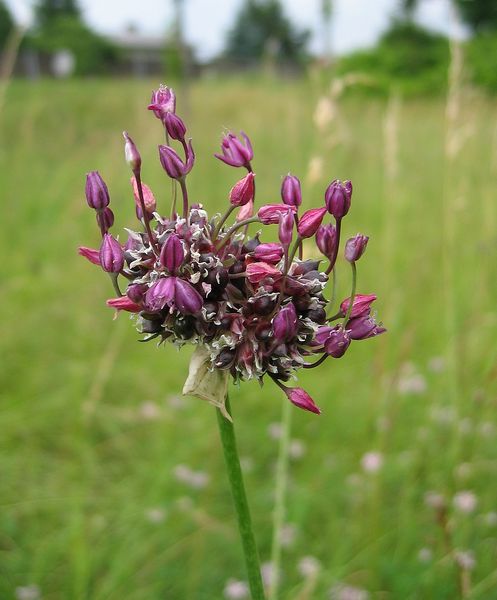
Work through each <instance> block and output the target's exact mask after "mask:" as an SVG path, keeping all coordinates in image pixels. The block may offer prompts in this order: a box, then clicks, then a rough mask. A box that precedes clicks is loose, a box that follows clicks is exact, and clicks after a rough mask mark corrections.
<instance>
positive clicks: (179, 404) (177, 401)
mask: <svg viewBox="0 0 497 600" xmlns="http://www.w3.org/2000/svg"><path fill="white" fill-rule="evenodd" d="M166 402H167V405H168V406H169V408H172V409H173V410H184V409H185V408H186V407H187V406H188V404H189V399H188V398H185V397H183V398H180V397H179V396H176V395H172V396H168V397H167V399H166Z"/></svg>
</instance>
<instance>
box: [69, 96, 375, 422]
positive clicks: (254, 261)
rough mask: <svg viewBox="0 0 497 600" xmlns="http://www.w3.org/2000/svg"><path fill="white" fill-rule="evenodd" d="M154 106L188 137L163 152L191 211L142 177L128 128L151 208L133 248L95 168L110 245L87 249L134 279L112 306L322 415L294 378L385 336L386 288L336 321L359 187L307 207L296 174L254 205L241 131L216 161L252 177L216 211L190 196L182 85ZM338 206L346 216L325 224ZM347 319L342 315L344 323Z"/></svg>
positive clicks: (190, 157) (168, 126) (142, 194)
mask: <svg viewBox="0 0 497 600" xmlns="http://www.w3.org/2000/svg"><path fill="white" fill-rule="evenodd" d="M149 109H150V110H152V111H153V112H154V114H155V115H156V116H157V117H158V118H159V119H160V121H161V123H162V125H163V127H164V130H165V132H166V133H167V138H169V139H170V140H173V141H176V142H179V143H178V144H177V148H176V149H175V148H173V147H172V146H169V145H167V146H166V145H162V146H159V158H160V163H161V164H162V167H163V168H164V170H165V172H166V173H167V175H168V176H169V177H170V178H172V179H174V180H177V181H178V182H179V184H180V185H177V186H176V192H177V194H178V195H179V194H181V198H182V201H183V202H182V206H183V211H182V213H181V215H180V214H179V212H178V211H177V209H176V204H175V203H174V204H173V207H172V210H171V211H167V213H166V211H163V214H160V213H159V212H158V208H157V206H156V202H155V197H154V195H153V193H152V191H151V190H150V188H149V187H148V186H146V185H145V184H143V183H142V181H141V157H140V154H139V153H138V150H137V148H136V146H135V144H134V142H133V140H132V139H131V138H130V137H129V135H128V134H127V133H124V137H125V154H126V160H127V162H128V165H129V166H130V168H131V170H132V171H133V174H134V179H132V184H133V190H134V197H135V201H136V203H137V207H138V208H139V209H140V210H139V218H140V227H138V228H137V230H134V231H133V230H129V229H128V238H127V241H126V243H125V245H124V247H122V246H121V244H120V243H119V242H118V241H117V240H116V239H115V238H114V237H113V236H112V235H111V234H110V233H109V230H110V228H111V227H112V226H113V223H114V215H113V213H112V210H111V209H110V208H109V203H110V196H109V192H108V189H107V186H106V184H105V182H104V181H103V179H102V178H101V177H100V175H99V174H98V172H96V171H92V172H91V173H89V174H88V176H87V181H86V190H85V191H86V198H87V202H88V205H89V206H90V207H91V208H92V209H94V210H95V211H96V216H97V222H98V224H99V227H100V231H101V235H102V243H101V247H100V250H96V249H92V248H87V247H83V248H80V254H81V255H82V256H84V257H85V258H86V259H87V260H89V261H90V262H91V263H93V264H100V266H101V267H102V269H103V270H104V271H106V272H108V273H109V274H110V275H111V277H112V280H113V283H114V285H115V289H116V292H120V288H119V285H118V278H119V277H122V278H124V279H125V280H126V283H125V286H123V287H122V288H121V289H123V290H124V292H125V293H124V294H120V295H118V297H117V298H112V299H110V300H108V302H107V303H108V305H109V306H111V307H113V308H115V309H116V310H126V311H129V312H130V313H133V314H135V315H136V316H135V318H136V320H137V328H138V330H139V331H140V332H141V333H142V334H144V335H145V336H147V337H146V339H153V338H156V339H158V341H159V342H164V341H166V340H168V341H172V342H173V343H175V344H177V345H183V344H184V343H186V342H191V343H194V344H198V345H202V346H203V347H204V348H205V349H206V350H207V353H208V357H209V358H208V360H209V361H210V367H211V368H213V369H214V368H215V369H225V370H228V371H229V372H230V374H231V375H232V376H233V378H234V379H235V380H239V379H252V378H255V379H258V380H259V381H262V379H263V377H264V376H265V375H266V376H268V377H270V378H271V379H273V380H274V381H275V382H276V383H277V385H278V386H280V388H281V389H282V390H283V391H284V393H285V394H286V395H287V397H288V399H289V400H290V402H292V403H293V404H294V405H296V406H298V407H300V408H302V409H304V410H307V411H310V412H313V413H316V414H319V413H320V409H319V408H318V407H317V406H316V405H315V403H314V401H313V400H312V398H311V397H310V396H309V394H307V392H305V391H304V390H303V389H301V388H298V387H296V388H289V387H287V386H286V385H284V384H283V382H287V381H288V380H290V379H291V377H292V375H293V374H294V372H295V371H296V370H297V369H299V368H301V367H307V368H312V367H313V366H317V365H318V364H321V362H323V360H325V359H326V358H328V357H332V358H340V357H341V356H343V355H344V353H345V352H346V351H347V349H348V347H349V346H350V344H351V342H352V341H353V340H361V339H367V338H369V337H373V336H376V335H379V334H380V333H383V331H385V330H384V328H383V327H382V326H381V325H379V324H377V323H376V321H375V320H374V318H373V317H372V316H371V303H372V302H373V301H374V300H375V299H376V296H374V295H368V296H365V295H361V294H357V295H356V294H355V293H354V292H353V293H352V297H351V298H346V299H345V300H343V302H342V303H341V305H340V308H339V311H338V312H337V313H336V314H335V316H334V317H328V316H327V315H328V314H333V313H334V312H336V309H335V311H334V310H333V307H332V306H331V305H330V302H329V301H328V300H327V298H326V297H325V288H326V285H327V283H328V279H329V276H330V273H331V271H332V270H333V269H334V268H335V260H336V257H337V251H338V248H339V245H340V220H341V219H342V218H343V217H344V216H345V215H346V214H347V213H348V211H349V208H350V201H351V194H352V184H351V183H350V182H348V181H346V182H345V183H341V182H340V181H338V180H336V181H334V182H332V183H331V184H330V186H329V187H328V189H327V190H326V195H325V204H326V206H321V207H317V208H311V209H308V210H306V211H305V212H302V213H301V214H299V210H300V206H301V204H302V191H301V187H300V181H299V180H298V179H297V178H296V177H294V176H292V175H287V176H286V177H285V178H284V179H283V183H282V186H281V198H282V201H283V202H282V203H272V204H266V205H263V206H260V207H258V208H255V209H254V196H255V183H254V182H255V180H254V177H255V175H254V173H253V171H252V166H251V161H252V159H253V150H252V145H251V143H250V140H249V138H248V136H247V135H245V134H244V133H242V134H241V138H239V137H237V136H236V135H235V134H234V133H232V132H229V133H227V134H226V135H225V136H224V137H223V139H222V144H221V152H222V153H221V154H217V155H216V156H217V158H219V159H220V160H222V161H223V162H224V163H226V164H227V165H229V166H231V167H245V168H246V169H247V171H248V172H247V174H246V176H245V177H243V178H242V179H241V180H240V181H238V182H237V183H236V184H235V185H234V186H233V188H232V189H231V191H230V193H229V205H228V206H227V209H226V212H225V214H224V215H223V216H220V215H215V216H214V217H213V218H210V217H209V215H208V214H207V212H206V211H205V209H204V208H203V206H202V205H201V204H193V203H192V202H191V201H190V199H189V198H188V189H187V183H186V179H187V176H188V175H189V173H190V171H191V170H192V168H193V166H194V162H195V154H194V151H193V147H192V142H191V140H190V141H188V143H187V141H186V140H185V134H186V126H185V124H184V123H183V121H182V120H181V118H180V117H179V116H177V115H176V97H175V95H174V92H173V91H172V90H171V89H170V88H167V87H161V88H160V89H158V90H157V91H155V92H154V93H153V95H152V100H151V104H150V106H149ZM166 189H169V188H166ZM142 209H143V210H142ZM233 211H235V217H234V219H233V217H231V218H232V219H233V220H232V222H231V223H229V222H228V219H230V216H231V215H232V213H233ZM164 213H166V214H164ZM327 213H330V214H331V215H332V216H333V218H334V223H323V221H324V220H325V218H329V215H328V214H327ZM254 215H255V216H254ZM252 223H256V224H257V227H258V228H261V227H262V230H263V233H266V232H267V233H268V235H269V239H270V240H275V239H277V240H278V241H268V242H264V243H262V242H261V240H260V239H259V235H260V234H261V232H259V233H257V234H256V235H254V236H250V235H249V232H248V227H249V225H250V224H252ZM268 228H269V229H268ZM295 229H296V230H297V233H298V235H297V233H295V232H294V230H295ZM367 240H368V238H367V237H366V236H361V235H357V236H355V238H351V239H350V240H349V241H348V242H347V244H346V248H345V257H346V259H347V260H349V261H351V262H354V263H355V261H356V260H357V259H358V258H359V257H360V256H361V255H362V254H363V252H364V250H365V247H366V244H367ZM313 241H314V242H315V244H316V245H317V247H318V248H319V250H320V252H321V254H322V255H323V256H324V258H323V259H322V260H304V259H302V255H303V253H304V250H305V245H307V244H311V243H312V242H313ZM297 257H299V258H297ZM355 268H356V267H355V264H354V269H355ZM354 290H355V287H354ZM349 308H350V310H349ZM337 319H341V322H339V323H338V324H337V323H333V321H335V320H337ZM313 358H314V359H317V360H314V361H313V360H312V359H313Z"/></svg>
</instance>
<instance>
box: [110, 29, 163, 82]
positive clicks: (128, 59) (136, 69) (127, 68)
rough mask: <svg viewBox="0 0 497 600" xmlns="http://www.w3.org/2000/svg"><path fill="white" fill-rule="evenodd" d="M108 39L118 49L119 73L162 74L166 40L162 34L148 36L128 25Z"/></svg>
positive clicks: (138, 75) (136, 75)
mask: <svg viewBox="0 0 497 600" xmlns="http://www.w3.org/2000/svg"><path fill="white" fill-rule="evenodd" d="M108 40H109V41H110V42H111V43H112V44H114V46H116V48H117V49H118V50H119V54H120V57H119V58H120V60H119V73H120V74H122V75H131V76H134V77H147V76H149V75H163V74H164V62H165V56H166V48H167V42H166V38H165V37H164V36H150V35H144V34H142V33H140V32H139V31H138V30H137V29H135V28H134V27H128V28H127V29H126V31H124V32H123V33H121V34H119V35H114V36H109V37H108Z"/></svg>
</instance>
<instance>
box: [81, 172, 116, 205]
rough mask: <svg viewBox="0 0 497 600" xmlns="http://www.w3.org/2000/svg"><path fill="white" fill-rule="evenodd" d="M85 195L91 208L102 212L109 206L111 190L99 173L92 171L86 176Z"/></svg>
mask: <svg viewBox="0 0 497 600" xmlns="http://www.w3.org/2000/svg"><path fill="white" fill-rule="evenodd" d="M85 194H86V201H87V202H88V206H89V207H90V208H94V209H95V210H102V209H104V208H105V207H106V206H109V202H110V197H109V190H108V189H107V186H106V185H105V181H104V180H103V179H102V178H101V177H100V173H99V172H98V171H91V172H90V173H88V174H87V175H86V186H85Z"/></svg>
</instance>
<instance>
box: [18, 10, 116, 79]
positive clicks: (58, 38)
mask: <svg viewBox="0 0 497 600" xmlns="http://www.w3.org/2000/svg"><path fill="white" fill-rule="evenodd" d="M30 43H31V44H32V45H33V46H34V47H35V48H36V49H38V50H40V51H42V52H45V53H47V54H53V53H54V52H57V51H58V50H63V49H67V50H70V51H71V52H72V53H73V54H74V57H75V60H76V68H75V74H76V75H89V74H102V73H105V72H107V71H108V70H109V68H110V67H111V66H112V65H113V64H114V63H115V61H116V60H117V51H116V50H115V49H114V47H113V46H112V44H110V43H109V42H108V41H107V40H105V39H103V38H101V37H100V36H98V35H97V34H95V33H93V32H92V31H91V30H90V29H89V28H88V27H87V26H86V25H85V24H84V23H83V22H82V21H81V20H80V19H79V17H76V16H58V17H56V18H54V19H53V20H51V21H50V22H48V23H46V24H45V25H44V26H43V27H42V28H40V29H39V30H38V31H37V32H36V33H35V34H34V35H32V36H31V38H30Z"/></svg>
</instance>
